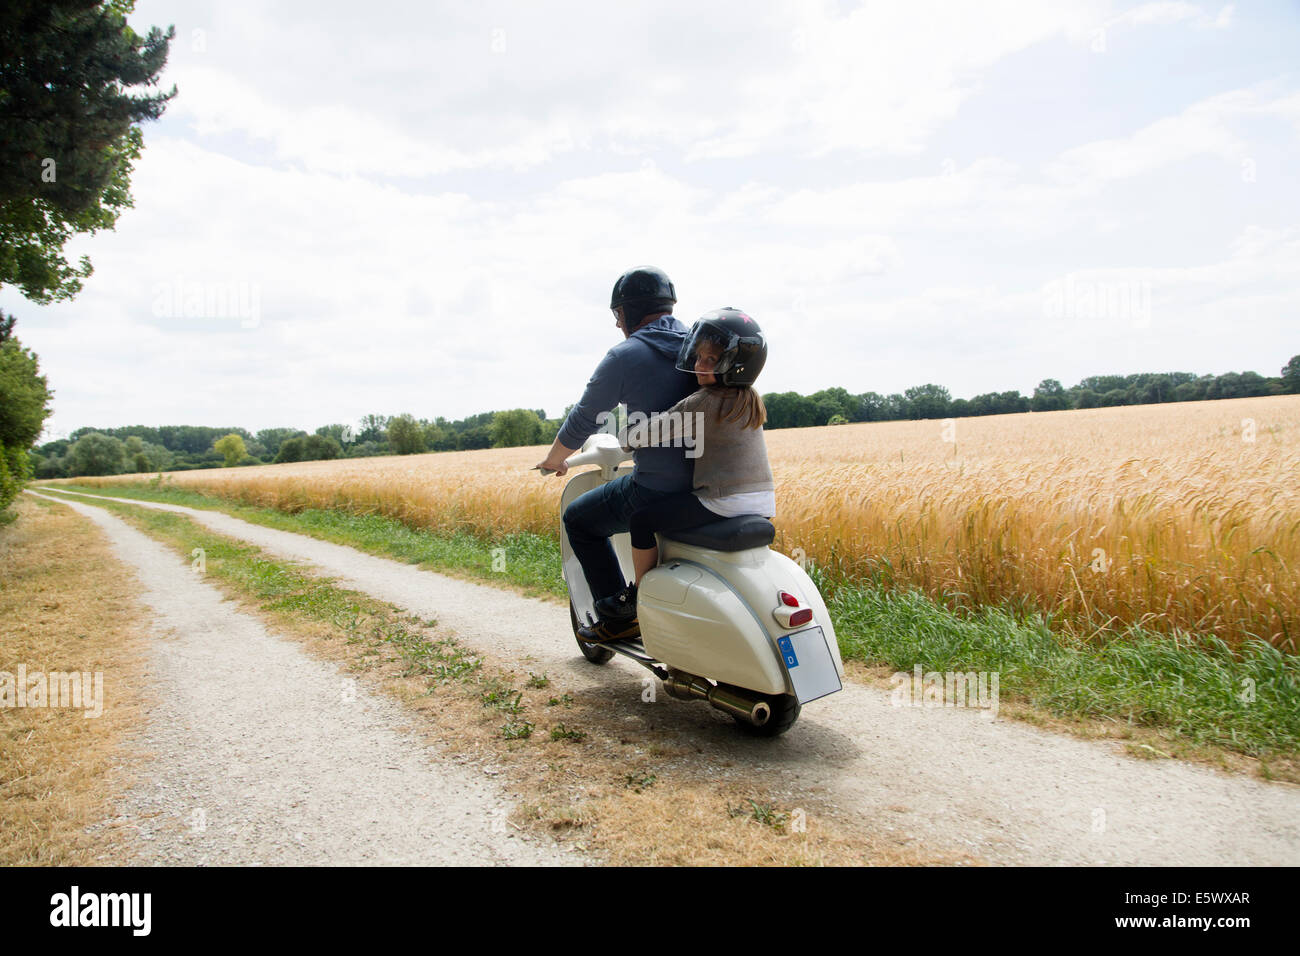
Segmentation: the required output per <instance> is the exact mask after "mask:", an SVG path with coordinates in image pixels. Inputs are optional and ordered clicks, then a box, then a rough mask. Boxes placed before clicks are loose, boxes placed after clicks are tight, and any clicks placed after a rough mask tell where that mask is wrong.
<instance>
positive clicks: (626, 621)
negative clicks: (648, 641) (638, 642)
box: [578, 617, 641, 644]
mask: <svg viewBox="0 0 1300 956" xmlns="http://www.w3.org/2000/svg"><path fill="white" fill-rule="evenodd" d="M578 636H579V637H580V638H582V639H583V640H584V641H586V642H587V643H588V644H606V643H608V642H610V641H626V640H631V639H632V638H634V637H640V636H641V625H640V624H638V623H637V620H636V618H634V617H615V618H607V619H605V620H603V621H597V622H596V623H595V624H592V625H584V626H582V627H580V628H578Z"/></svg>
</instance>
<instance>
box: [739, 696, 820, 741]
mask: <svg viewBox="0 0 1300 956" xmlns="http://www.w3.org/2000/svg"><path fill="white" fill-rule="evenodd" d="M763 699H764V700H765V701H767V706H768V707H770V708H771V710H772V715H771V716H770V717H768V718H767V723H765V724H763V726H762V727H755V726H754V725H753V724H751V723H750V722H749V721H747V720H745V718H743V717H735V716H734V715H733V719H734V720H735V721H736V723H737V724H739V725H740V729H741V730H742V731H743V732H744V733H746V734H749V735H750V736H751V737H779V736H781V735H782V734H783V733H785V732H786V731H787V730H789V729H790V728H791V727H793V726H794V722H795V721H796V720H798V719H799V711H800V710H802V709H803V708H802V707H801V706H800V705H799V698H798V697H795V696H794V695H793V694H764V695H763Z"/></svg>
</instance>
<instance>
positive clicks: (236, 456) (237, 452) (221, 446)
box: [212, 432, 248, 468]
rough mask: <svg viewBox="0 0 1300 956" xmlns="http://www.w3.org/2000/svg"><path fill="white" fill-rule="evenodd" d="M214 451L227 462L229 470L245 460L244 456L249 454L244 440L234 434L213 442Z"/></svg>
mask: <svg viewBox="0 0 1300 956" xmlns="http://www.w3.org/2000/svg"><path fill="white" fill-rule="evenodd" d="M212 450H213V451H215V452H216V453H217V454H219V455H221V457H222V458H224V459H225V460H226V467H227V468H234V467H235V466H236V465H237V464H239V463H240V462H241V461H242V460H243V458H244V456H245V455H247V454H248V448H247V447H246V446H245V445H244V439H242V438H240V437H239V436H238V435H236V434H235V433H234V432H231V433H230V434H229V435H225V436H223V437H221V438H218V439H217V440H216V441H215V442H213V443H212Z"/></svg>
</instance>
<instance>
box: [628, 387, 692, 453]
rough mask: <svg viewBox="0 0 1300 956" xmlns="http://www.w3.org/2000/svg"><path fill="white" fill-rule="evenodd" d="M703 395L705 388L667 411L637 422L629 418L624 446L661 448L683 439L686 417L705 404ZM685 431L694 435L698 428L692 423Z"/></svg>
mask: <svg viewBox="0 0 1300 956" xmlns="http://www.w3.org/2000/svg"><path fill="white" fill-rule="evenodd" d="M703 395H704V389H700V390H698V391H695V392H691V394H689V395H687V396H686V397H685V398H683V399H682V400H681V401H680V402H678V403H677V404H676V405H674V406H673V407H672V408H670V409H668V411H666V412H655V413H654V414H653V415H651V416H649V417H648V418H645V419H642V420H641V421H636V422H634V421H632V420H631V419H629V421H628V423H627V440H626V441H625V442H624V447H627V448H659V447H661V446H665V445H666V446H673V445H675V444H676V443H677V442H679V441H680V440H681V439H682V433H683V427H682V424H683V421H684V419H685V417H686V416H687V415H693V414H694V413H695V412H696V411H698V410H699V409H700V407H701V406H702V405H703ZM685 431H686V433H687V434H689V435H694V434H695V433H696V431H697V430H696V429H695V428H694V427H693V423H692V425H691V426H687V427H686V429H685Z"/></svg>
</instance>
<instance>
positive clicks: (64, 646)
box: [0, 496, 145, 866]
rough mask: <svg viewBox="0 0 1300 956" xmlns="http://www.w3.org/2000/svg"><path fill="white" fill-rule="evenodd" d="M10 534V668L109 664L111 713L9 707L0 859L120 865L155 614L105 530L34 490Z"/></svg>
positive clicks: (0, 713)
mask: <svg viewBox="0 0 1300 956" xmlns="http://www.w3.org/2000/svg"><path fill="white" fill-rule="evenodd" d="M14 507H15V508H16V509H17V513H18V519H17V521H16V522H14V523H13V524H11V525H9V526H7V527H5V528H2V529H0V621H3V622H4V624H3V633H4V637H3V650H2V651H0V670H3V671H6V672H8V673H9V674H15V673H16V672H17V670H18V666H19V665H20V664H25V665H26V668H27V671H28V672H29V673H34V672H36V671H40V672H42V673H49V672H50V671H65V672H66V671H89V672H92V673H93V672H95V671H101V672H102V673H103V675H104V686H103V692H104V698H105V703H104V707H103V714H102V715H101V716H99V717H96V718H86V717H85V716H84V711H83V710H74V709H72V708H68V707H16V706H15V707H3V708H0V865H4V866H32V865H42V866H84V865H92V864H96V863H99V864H102V863H104V862H120V861H121V858H122V856H123V853H124V852H125V851H124V850H123V844H122V835H121V834H118V833H116V832H115V831H113V830H112V829H111V828H108V829H103V828H102V824H103V822H104V821H105V820H106V819H107V817H108V816H109V814H110V812H111V801H112V799H113V798H114V796H115V795H117V794H119V793H122V792H124V791H125V788H126V785H127V776H126V770H125V769H124V765H125V762H126V760H127V758H128V756H129V754H128V752H127V750H126V745H125V736H126V734H127V732H128V731H129V730H130V729H131V728H132V727H133V726H134V725H135V724H136V722H137V721H138V720H139V718H140V705H139V702H138V693H139V689H140V682H141V676H140V675H141V668H142V656H141V655H142V646H141V641H140V635H141V634H142V633H143V632H144V621H145V617H144V612H143V611H142V609H141V607H140V605H138V604H137V603H136V601H135V599H134V597H133V595H132V592H131V590H130V587H129V585H128V584H126V582H129V581H131V580H132V578H131V576H130V574H129V573H128V572H127V571H126V569H125V568H124V567H123V566H122V565H121V564H120V563H119V562H118V561H117V560H116V559H115V558H114V557H113V555H112V552H111V551H110V549H109V547H108V544H107V543H106V542H105V540H104V538H103V536H102V535H101V534H100V533H99V531H98V530H97V529H96V528H95V527H94V526H93V525H91V524H90V523H89V522H88V521H87V520H86V519H85V518H82V517H81V516H80V515H77V514H76V513H74V512H73V511H72V510H71V509H70V508H67V507H65V506H63V505H57V504H52V503H50V502H46V501H37V500H33V499H31V498H28V497H26V496H23V497H22V498H20V499H19V501H17V502H16V503H15V504H14Z"/></svg>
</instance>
